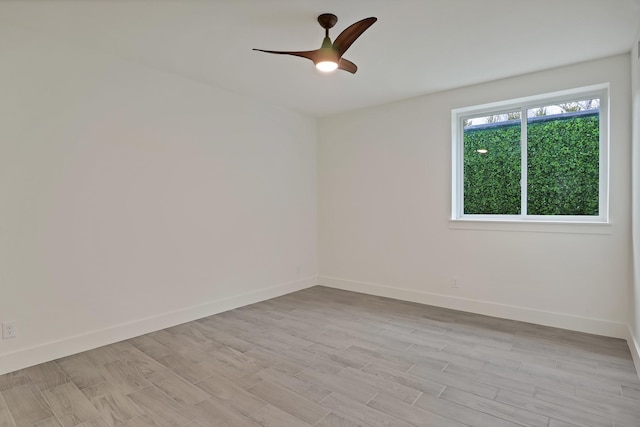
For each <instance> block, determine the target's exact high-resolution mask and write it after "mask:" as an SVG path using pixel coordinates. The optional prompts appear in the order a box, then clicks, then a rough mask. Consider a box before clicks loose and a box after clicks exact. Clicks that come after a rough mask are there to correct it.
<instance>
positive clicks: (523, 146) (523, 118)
mask: <svg viewBox="0 0 640 427" xmlns="http://www.w3.org/2000/svg"><path fill="white" fill-rule="evenodd" d="M527 154H528V153H527V108H526V107H522V108H521V109H520V203H521V205H520V215H522V216H527V163H528V162H527Z"/></svg>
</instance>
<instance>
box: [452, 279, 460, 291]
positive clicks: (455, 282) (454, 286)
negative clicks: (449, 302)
mask: <svg viewBox="0 0 640 427" xmlns="http://www.w3.org/2000/svg"><path fill="white" fill-rule="evenodd" d="M451 287H452V288H454V289H458V287H459V286H458V279H455V278H454V279H453V282H451Z"/></svg>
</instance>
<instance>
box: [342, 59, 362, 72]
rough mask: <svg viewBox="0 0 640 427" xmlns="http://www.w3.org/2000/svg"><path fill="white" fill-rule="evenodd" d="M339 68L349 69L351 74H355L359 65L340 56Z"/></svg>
mask: <svg viewBox="0 0 640 427" xmlns="http://www.w3.org/2000/svg"><path fill="white" fill-rule="evenodd" d="M338 68H340V69H341V70H344V71H348V72H350V73H351V74H355V73H356V71H358V66H357V65H356V64H354V63H353V62H351V61H349V60H348V59H344V58H340V61H339V62H338Z"/></svg>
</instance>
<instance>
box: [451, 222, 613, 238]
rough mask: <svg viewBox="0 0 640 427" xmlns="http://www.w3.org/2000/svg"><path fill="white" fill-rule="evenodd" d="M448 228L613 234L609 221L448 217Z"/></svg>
mask: <svg viewBox="0 0 640 427" xmlns="http://www.w3.org/2000/svg"><path fill="white" fill-rule="evenodd" d="M449 228H450V229H453V230H487V231H517V232H529V233H570V234H613V231H612V224H611V222H574V221H572V222H566V221H518V220H500V219H496V220H490V219H482V220H480V219H450V220H449Z"/></svg>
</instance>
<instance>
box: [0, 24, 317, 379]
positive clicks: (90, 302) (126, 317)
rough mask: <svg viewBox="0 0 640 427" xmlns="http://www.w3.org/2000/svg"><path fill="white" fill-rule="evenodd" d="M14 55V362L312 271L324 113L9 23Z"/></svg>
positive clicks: (0, 38) (0, 313)
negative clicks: (308, 112) (260, 99)
mask: <svg viewBox="0 0 640 427" xmlns="http://www.w3.org/2000/svg"><path fill="white" fill-rule="evenodd" d="M0 62H1V64H0V81H2V82H3V83H2V89H1V90H0V320H15V321H17V327H18V332H19V336H18V337H17V338H12V339H8V340H0V374H2V373H4V372H8V371H12V370H15V369H18V368H21V367H23V366H28V365H31V364H34V363H39V362H42V361H45V360H50V359H52V358H55V357H59V356H63V355H67V354H71V353H74V352H77V351H82V350H86V349H88V348H91V347H95V346H98V345H102V344H106V343H109V342H114V341H117V340H120V339H124V338H128V337H130V336H135V335H138V334H141V333H145V332H148V331H151V330H156V329H160V328H163V327H166V326H169V325H173V324H177V323H180V322H184V321H188V320H192V319H194V318H198V317H203V316H206V315H209V314H212V313H215V312H219V311H221V310H225V309H229V308H232V307H235V306H238V305H244V304H248V303H251V302H254V301H258V300H261V299H266V298H269V297H272V296H276V295H280V294H283V293H287V292H290V291H292V290H296V289H300V288H303V287H307V286H311V285H313V284H315V276H316V275H317V241H316V228H317V219H316V214H317V209H316V203H317V196H316V188H317V171H316V164H317V161H316V160H317V159H316V124H315V121H313V120H311V119H308V118H305V117H303V116H300V115H298V114H295V113H292V112H289V111H286V110H283V109H280V108H277V107H273V106H269V105H261V104H258V103H257V102H256V101H253V100H251V99H248V98H244V97H242V96H239V95H236V94H232V93H229V92H226V91H224V90H217V89H214V88H211V87H208V86H205V85H201V84H199V83H196V82H193V81H188V80H186V79H183V78H180V77H178V76H175V75H171V74H167V73H163V72H160V71H156V70H153V69H150V68H146V67H143V66H139V65H137V64H135V63H132V62H128V61H124V60H119V59H117V58H114V57H109V56H105V55H101V54H98V53H94V52H92V51H88V50H83V49H78V48H74V47H70V46H66V45H63V44H58V43H55V42H53V41H51V40H49V39H46V38H44V37H41V36H38V35H36V34H31V33H28V32H25V31H23V30H20V29H17V28H12V27H9V26H6V25H3V26H2V27H0ZM298 268H299V269H298Z"/></svg>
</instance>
